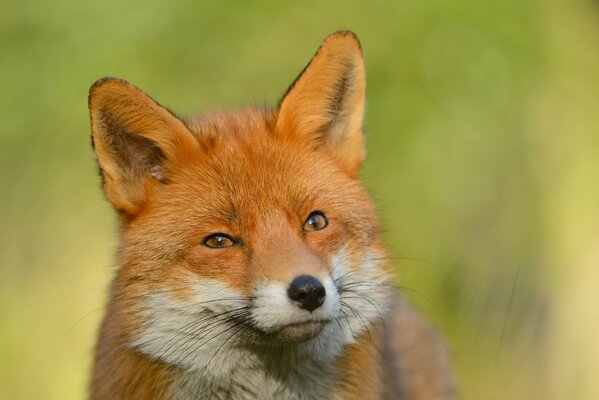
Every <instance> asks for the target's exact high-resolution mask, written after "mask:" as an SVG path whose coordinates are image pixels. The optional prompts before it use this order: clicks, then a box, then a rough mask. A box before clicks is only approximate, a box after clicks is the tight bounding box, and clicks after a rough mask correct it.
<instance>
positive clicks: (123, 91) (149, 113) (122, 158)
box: [89, 78, 198, 216]
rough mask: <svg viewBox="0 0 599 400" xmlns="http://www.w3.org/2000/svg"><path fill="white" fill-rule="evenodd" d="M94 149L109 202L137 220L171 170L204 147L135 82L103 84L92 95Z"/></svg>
mask: <svg viewBox="0 0 599 400" xmlns="http://www.w3.org/2000/svg"><path fill="white" fill-rule="evenodd" d="M89 110H90V115H91V124H92V144H93V146H94V150H95V152H96V155H97V156H98V163H99V165H100V173H101V176H102V185H103V188H104V191H105V193H106V197H108V200H110V202H111V203H112V204H113V206H114V207H115V208H116V209H117V210H118V211H120V212H122V213H124V214H126V215H129V216H133V215H135V214H136V213H137V212H138V211H139V210H140V209H141V207H142V206H143V205H144V204H145V202H146V200H147V197H148V196H149V195H150V193H151V189H152V188H153V187H155V186H156V185H159V184H163V183H166V182H167V181H168V176H169V166H170V165H172V164H173V163H172V162H173V161H175V160H180V158H181V157H184V156H185V154H189V151H190V150H193V149H195V148H196V147H197V146H198V143H197V141H196V140H195V138H194V136H193V134H192V133H191V132H190V131H189V130H188V129H187V127H186V126H185V124H183V122H182V121H181V120H179V119H178V118H177V117H175V116H174V115H173V114H172V113H170V112H169V111H168V110H167V109H165V108H164V107H162V106H160V105H159V104H158V103H157V102H155V101H154V100H152V99H151V98H150V97H148V96H147V95H145V94H144V93H143V92H142V91H141V90H139V89H138V88H136V87H135V86H133V85H131V84H130V83H128V82H126V81H123V80H120V79H115V78H104V79H100V80H99V81H97V82H96V83H94V84H93V85H92V87H91V88H90V91H89Z"/></svg>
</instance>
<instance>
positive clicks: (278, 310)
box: [252, 276, 339, 332]
mask: <svg viewBox="0 0 599 400" xmlns="http://www.w3.org/2000/svg"><path fill="white" fill-rule="evenodd" d="M322 284H323V286H324V288H325V292H326V296H325V301H324V303H323V304H322V306H320V307H318V308H317V309H315V310H314V311H312V312H310V311H307V310H304V309H301V308H299V307H298V306H297V304H295V303H294V302H293V301H292V300H291V299H290V298H289V296H288V295H287V288H286V287H283V286H282V285H281V284H279V283H265V284H262V285H260V286H258V287H257V288H256V290H255V295H254V302H253V304H254V307H253V308H252V320H253V322H254V323H255V324H256V326H257V327H258V328H260V329H262V330H264V331H266V332H269V331H272V330H273V329H275V328H277V327H280V326H283V325H288V324H297V323H303V322H309V321H322V320H333V319H335V318H337V316H338V315H339V294H338V293H337V288H336V287H335V285H334V284H333V280H332V279H331V278H330V277H328V276H327V277H326V278H325V279H323V280H322Z"/></svg>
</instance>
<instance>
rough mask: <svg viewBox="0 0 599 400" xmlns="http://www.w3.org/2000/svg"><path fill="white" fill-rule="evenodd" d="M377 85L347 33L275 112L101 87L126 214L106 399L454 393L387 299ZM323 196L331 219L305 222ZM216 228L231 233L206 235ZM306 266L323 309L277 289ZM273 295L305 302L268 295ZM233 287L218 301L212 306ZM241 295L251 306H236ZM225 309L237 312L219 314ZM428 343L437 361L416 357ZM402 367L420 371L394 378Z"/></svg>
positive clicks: (100, 104)
mask: <svg viewBox="0 0 599 400" xmlns="http://www.w3.org/2000/svg"><path fill="white" fill-rule="evenodd" d="M364 94H365V82H364V62H363V59H362V55H361V47H360V44H359V42H358V40H357V38H356V36H355V35H354V34H353V33H349V32H338V33H335V34H333V35H331V36H329V37H328V38H327V39H326V40H325V42H324V43H323V45H322V46H321V48H320V49H319V50H318V52H317V53H316V55H315V56H314V57H313V59H312V60H311V62H310V64H309V65H308V66H307V67H306V68H305V70H304V71H303V73H302V74H301V75H300V76H299V77H298V78H297V79H296V81H295V82H294V84H293V85H292V86H291V88H290V89H289V91H288V93H287V94H286V95H285V97H284V98H283V100H282V101H281V103H280V105H279V107H278V108H276V109H273V110H260V109H247V110H242V111H235V112H221V113H214V114H210V115H205V116H203V117H201V118H196V119H187V120H180V119H178V118H177V117H176V116H174V115H173V114H172V113H171V112H169V111H168V110H166V109H165V108H163V107H162V106H160V105H159V104H158V103H157V102H155V101H154V100H152V99H150V98H149V97H148V96H146V95H145V94H144V93H143V92H141V91H140V90H139V89H137V88H135V87H134V86H132V85H131V84H129V83H127V82H124V81H122V80H118V79H103V80H100V81H98V82H97V83H96V84H94V85H93V86H92V88H91V90H90V100H89V106H90V112H91V120H92V139H93V143H94V148H95V151H96V154H97V157H98V162H99V165H100V170H101V175H102V178H103V188H104V191H105V193H106V196H107V198H108V200H109V201H110V202H111V203H112V204H113V206H114V207H115V209H116V210H117V211H119V212H120V213H121V216H122V219H121V245H120V247H119V252H118V267H119V268H118V272H117V275H116V277H115V280H114V282H113V285H112V290H111V293H110V302H109V305H108V307H107V313H106V316H105V320H104V322H103V325H102V330H101V332H100V339H99V341H98V345H97V348H96V358H95V364H94V371H93V379H92V385H91V396H92V398H93V399H108V398H110V399H119V398H123V399H124V398H140V399H141V398H144V399H149V398H188V397H197V398H225V397H226V398H252V394H251V393H253V396H254V398H257V396H265V395H264V393H265V392H261V390H271V391H272V393H280V396H284V397H285V398H287V397H288V398H298V399H300V398H302V399H303V398H316V397H319V398H322V396H324V398H331V399H333V398H336V399H353V398H355V399H358V398H360V399H364V400H365V399H382V398H399V396H405V398H418V399H425V398H431V399H432V398H439V399H441V398H443V399H444V398H447V399H450V398H454V390H453V384H452V380H451V374H450V372H449V368H448V366H447V363H446V362H445V353H444V349H443V346H442V344H441V342H440V341H439V339H438V337H437V336H436V334H435V333H434V330H432V328H431V327H430V326H429V325H428V324H427V323H426V322H425V321H424V320H423V319H422V318H421V317H419V316H418V314H416V313H413V312H407V311H406V310H408V309H409V307H407V305H405V304H404V303H403V301H401V304H404V305H403V306H401V307H399V308H397V307H395V308H393V307H391V306H390V304H391V302H392V301H393V300H391V299H392V298H394V295H393V294H392V293H391V291H390V290H389V289H388V286H389V285H388V282H389V276H390V271H389V269H388V267H387V266H386V264H385V263H384V260H385V257H386V252H385V250H384V246H383V245H382V242H381V238H380V233H379V224H378V221H377V218H376V214H375V210H374V207H373V204H372V201H371V200H370V198H369V196H368V194H367V193H366V191H365V189H364V187H363V186H362V184H361V183H360V181H359V180H358V171H359V167H360V165H361V163H362V161H363V159H364V154H365V152H364V145H363V135H362V131H361V125H362V118H363V112H364ZM315 210H317V211H318V212H322V213H324V214H325V215H326V218H327V223H328V225H327V226H326V229H324V228H323V229H322V230H318V231H314V232H312V231H307V230H306V229H305V228H304V227H305V221H306V219H307V218H308V217H309V216H310V215H312V214H311V213H313V212H314V211H315ZM214 233H219V234H223V235H227V237H230V238H231V240H232V243H234V245H231V246H230V247H226V248H220V249H214V248H209V247H208V246H207V245H206V244H205V242H204V240H205V238H207V237H209V236H210V235H212V234H214ZM300 275H310V276H313V277H316V278H317V279H319V280H321V281H322V282H323V284H324V285H325V286H326V285H327V284H328V285H329V286H328V288H327V289H326V290H327V294H326V297H325V303H324V304H323V305H322V307H321V308H320V309H317V310H316V311H314V312H312V311H310V312H307V311H305V310H299V311H297V310H296V309H295V308H294V307H295V305H294V304H295V303H293V302H290V301H289V299H286V300H285V298H281V297H280V296H279V295H276V296H279V297H276V296H275V293H279V291H283V293H285V292H284V290H286V288H287V287H288V286H289V285H290V282H291V281H292V280H293V279H294V278H295V277H297V276H300ZM356 277H357V278H356ZM352 279H353V281H352ZM348 282H349V283H348ZM220 292H223V293H225V292H226V295H225V294H221V293H220ZM218 295H221V297H222V298H216V299H214V298H213V297H215V296H216V297H218ZM227 296H228V298H227ZM232 296H233V297H235V299H231V297H232ZM268 296H275V297H276V298H277V299H278V300H277V301H283V303H281V304H283V306H281V307H283V308H284V307H288V308H285V310H290V311H289V313H291V314H293V315H292V316H289V315H287V314H288V313H287V312H286V313H282V314H280V315H279V314H277V312H278V311H279V308H281V307H273V308H269V307H270V306H269V300H268V299H269V297H268ZM275 297H273V299H274V298H275ZM284 297H285V296H284ZM198 299H200V300H202V299H203V300H202V301H200V300H198ZM206 299H208V300H206ZM273 301H274V300H273ZM394 301H399V300H394ZM219 302H220V303H222V307H223V309H225V310H226V311H224V312H222V313H221V314H219V313H218V312H216V311H214V310H213V309H212V308H211V307H212V306H210V305H207V304H215V306H214V307H216V304H218V305H219V307H221V305H220V303H219ZM227 302H229V303H227ZM231 302H238V303H240V304H243V305H244V306H243V307H245V308H243V310H242V311H241V312H240V311H234V310H233V311H231V309H232V308H233V305H232V304H230V303H231ZM235 304H237V303H235ZM260 307H263V309H264V310H265V311H264V312H262V313H259V311H260V310H262V309H261V308H260ZM327 307H328V308H327ZM336 307H339V310H340V311H336V310H337V308H336ZM296 311H297V313H296ZM227 312H228V313H233V312H237V313H238V314H235V318H237V319H235V318H231V319H230V320H226V319H224V317H221V316H220V315H223V314H226V313H227ZM194 313H197V315H198V316H197V317H194V315H196V314H194ZM244 313H245V314H244ZM319 313H320V314H319ZM327 313H328V314H327ZM296 314H297V315H298V317H297V319H298V320H297V323H296V321H295V320H292V321H291V322H289V320H288V318H296ZM227 315H228V314H227ZM317 315H325V317H326V319H325V320H323V321H324V322H322V321H321V320H320V319H318V318H325V317H317ZM277 318H278V319H277ZM302 318H304V319H302ZM306 318H307V320H305V319H306ZM312 318H313V319H314V320H312ZM381 318H384V319H385V320H386V323H385V324H382V323H381V320H380V319H381ZM240 319H241V320H242V322H241V323H240V322H239V320H240ZM300 320H301V321H300ZM189 321H191V323H190V322H189ZM281 321H286V322H281ZM184 322H185V323H184ZM221 323H222V325H223V326H224V327H223V328H219V326H221ZM226 324H228V325H226ZM387 324H390V325H392V326H399V325H401V326H402V329H401V330H397V332H395V333H396V335H397V338H399V339H397V340H395V339H394V341H391V342H389V341H388V340H385V338H386V335H383V331H384V325H387ZM295 325H298V326H299V327H296V326H295ZM336 325H338V328H337V327H335V326H336ZM215 329H217V331H216V332H217V334H216V335H211V332H214V330H215ZM219 329H220V330H219ZM321 329H322V333H319V332H321ZM226 332H231V333H230V334H226ZM235 332H237V336H235ZM290 332H291V333H290ZM293 332H300V333H301V335H300V336H301V337H302V339H295V337H294V336H293V335H292V333H293ZM302 335H303V336H302ZM327 335H328V336H327ZM212 336H214V337H216V336H219V338H217V339H214V338H213V337H212ZM414 336H415V337H422V338H423V342H422V345H421V346H419V347H418V348H417V349H416V350H410V351H408V350H409V349H408V347H409V346H405V345H403V344H402V343H404V342H402V339H401V338H402V337H414ZM198 337H199V339H198ZM224 337H228V339H227V340H224ZM211 340H213V341H214V340H221V341H222V342H218V344H219V345H220V347H215V349H216V350H215V351H208V350H206V349H205V346H207V345H210V344H211V342H210V341H211ZM298 340H299V341H298ZM319 340H321V342H319ZM325 340H328V342H324V341H325ZM310 341H314V344H313V345H312V346H310V343H312V342H310ZM209 342H210V343H209ZM181 343H182V344H181ZM221 343H222V344H221ZM323 343H327V345H326V346H323V345H322V344H323ZM318 344H320V345H321V346H320V347H319V346H318ZM194 346H195V347H194ZM337 346H338V347H339V349H338V350H336V348H337ZM223 348H224V349H226V351H227V352H228V353H226V356H225V354H223V355H222V358H220V357H221V353H222V351H221V352H220V353H219V351H220V350H221V349H223ZM273 349H275V350H273ZM430 349H434V351H433V352H431V351H430ZM321 353H322V354H321ZM298 354H300V356H298ZM215 357H216V358H215ZM227 357H229V358H231V357H238V358H236V360H237V362H233V363H228V361H227V360H228V358H227ZM276 357H279V359H277V358H276ZM327 357H329V358H327ZM423 357H427V358H426V359H427V360H430V362H429V363H428V364H427V365H424V366H423V367H422V369H421V370H419V371H417V372H415V371H414V370H413V369H411V368H410V366H411V365H412V364H411V360H412V359H414V360H418V359H422V358H423ZM248 358H251V360H252V361H247V359H248ZM213 360H215V361H214V363H213ZM327 360H328V361H327ZM246 361H247V363H248V364H247V365H248V366H247V367H246V366H245V365H246V364H245V363H246ZM203 363H205V367H204V368H203V369H201V370H200V369H199V367H197V366H198V365H204V364H203ZM277 363H278V364H277ZM272 365H277V366H278V367H277V368H274V369H272V368H273V366H272ZM250 373H251V374H254V375H251V376H252V377H254V376H255V377H256V378H255V379H254V378H251V379H250V380H249V382H250V383H248V382H246V380H247V379H249V378H247V376H248V374H250ZM404 373H405V376H406V377H407V378H409V379H412V378H413V379H412V381H410V382H405V383H404V384H402V385H399V386H397V385H396V381H397V379H398V378H397V377H396V376H395V374H398V376H402V377H403V376H404ZM229 380H230V382H229ZM254 381H256V382H254ZM262 381H264V383H263V384H261V383H260V382H262ZM296 381H297V382H303V383H302V384H301V385H299V389H298V386H297V384H295V383H293V382H296ZM223 382H224V383H223ZM227 382H228V383H227ZM421 382H425V383H424V384H423V383H421ZM227 385H229V386H227ZM248 385H249V386H248ZM253 385H256V386H255V387H254V386H253ZM269 385H271V386H272V388H270V387H269ZM312 386H313V387H312ZM298 390H299V392H298ZM304 390H305V392H304ZM240 393H241V394H240ZM243 393H245V394H243ZM248 393H250V394H248ZM259 393H262V394H261V395H259ZM429 394H430V397H427V396H428V395H429ZM273 396H274V395H273ZM433 396H434V397H433Z"/></svg>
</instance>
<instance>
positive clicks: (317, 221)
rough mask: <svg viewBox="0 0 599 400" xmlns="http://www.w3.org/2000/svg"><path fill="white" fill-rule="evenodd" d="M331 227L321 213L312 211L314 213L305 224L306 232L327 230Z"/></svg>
mask: <svg viewBox="0 0 599 400" xmlns="http://www.w3.org/2000/svg"><path fill="white" fill-rule="evenodd" d="M328 225H329V221H328V220H327V217H325V216H324V214H323V213H322V212H320V211H312V213H311V214H310V215H309V216H308V218H307V219H306V222H304V232H314V231H319V230H321V229H324V228H326V227H327V226H328Z"/></svg>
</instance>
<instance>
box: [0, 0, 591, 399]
mask: <svg viewBox="0 0 599 400" xmlns="http://www.w3.org/2000/svg"><path fill="white" fill-rule="evenodd" d="M0 10H2V11H1V12H0V119H1V121H0V183H1V189H0V190H1V195H0V226H1V229H0V398H1V399H61V400H63V399H66V400H68V399H81V398H84V397H85V394H86V384H87V377H88V373H89V369H90V361H91V352H92V347H93V343H94V340H95V335H96V330H97V327H98V324H99V321H100V318H101V316H102V306H103V304H104V301H105V298H106V297H105V296H106V292H107V285H108V282H109V279H110V277H111V275H112V273H113V266H112V265H113V264H112V258H113V253H114V250H115V247H116V243H117V235H116V231H117V227H116V219H115V217H114V215H113V213H112V211H111V209H110V207H109V206H108V204H107V203H106V202H105V201H104V199H103V195H102V193H101V192H100V188H99V180H98V177H97V173H96V166H95V160H94V155H93V153H92V150H91V146H90V139H89V136H90V132H89V120H88V112H87V90H88V87H89V86H90V85H91V84H92V83H93V82H94V81H95V80H96V79H97V78H100V77H103V76H118V77H122V78H125V79H128V80H130V81H131V82H133V83H135V84H136V85H138V86H140V87H142V88H143V89H145V90H146V91H147V92H148V93H149V94H151V95H152V96H153V97H155V98H157V99H158V100H159V101H160V102H161V103H163V104H165V105H167V106H168V107H170V108H172V109H174V110H176V111H178V112H179V113H180V114H183V115H192V114H197V113H201V112H202V111H205V110H211V109H215V108H223V107H225V108H230V107H241V106H244V105H248V104H256V103H258V104H263V103H264V101H266V102H267V103H266V104H273V105H274V104H275V103H276V100H277V99H278V98H279V96H280V95H281V94H282V93H283V92H284V90H285V88H286V87H287V85H288V84H289V83H290V82H291V81H292V79H293V78H294V77H295V75H296V74H297V73H298V72H299V71H300V70H301V68H302V67H303V66H304V64H305V63H306V62H307V61H308V60H309V58H310V57H311V56H312V54H313V53H314V51H315V50H316V48H317V47H318V45H319V44H320V42H321V40H322V39H323V38H324V37H325V36H326V35H327V34H328V33H330V32H332V31H335V30H338V29H352V30H354V31H355V32H357V34H358V35H359V37H360V38H361V41H362V45H363V48H364V53H365V58H366V65H367V75H368V111H367V123H366V130H367V134H368V149H369V159H368V161H367V163H366V165H365V168H364V170H363V177H364V179H365V181H366V182H367V185H368V187H369V188H370V189H371V191H372V192H373V195H374V197H375V199H376V200H377V202H378V204H379V207H380V214H381V216H382V218H383V219H384V221H385V227H386V237H387V241H388V243H389V244H390V246H391V247H392V249H393V254H394V256H395V261H394V264H395V266H396V268H397V271H398V272H399V274H400V280H399V282H398V285H399V286H400V287H401V290H402V291H403V292H404V293H405V294H406V296H408V297H409V298H410V299H412V301H413V302H414V303H415V304H416V305H417V306H418V307H419V308H420V309H421V310H422V311H423V312H424V313H425V314H427V315H428V316H429V317H430V318H431V319H432V320H433V321H434V322H435V324H436V325H437V326H438V327H439V329H440V330H441V331H442V332H443V334H444V335H445V337H446V338H447V342H448V344H449V347H450V349H451V353H452V357H453V361H454V364H455V369H456V371H457V375H458V378H459V383H460V387H461V391H462V395H463V398H464V399H597V398H599V379H597V375H598V374H599V340H598V338H599V296H598V293H599V289H597V287H598V286H599V250H598V249H599V213H598V208H599V2H597V1H590V0H587V1H584V0H528V1H522V0H503V1H492V0H489V1H481V0H429V1H420V0H401V1H393V2H391V1H386V2H383V1H376V0H373V1H369V2H356V1H347V0H346V1H340V0H339V1H327V2H322V1H316V0H314V1H304V2H298V1H287V2H284V1H254V2H241V1H239V2H233V1H219V2H210V3H208V2H199V1H191V0H188V1H185V0H182V1H179V0H172V1H168V2H167V1H156V0H148V1H144V2H132V1H128V0H120V1H115V0H105V1H101V2H100V1H98V2H82V1H77V0H52V1H22V2H19V1H9V0H0Z"/></svg>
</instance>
